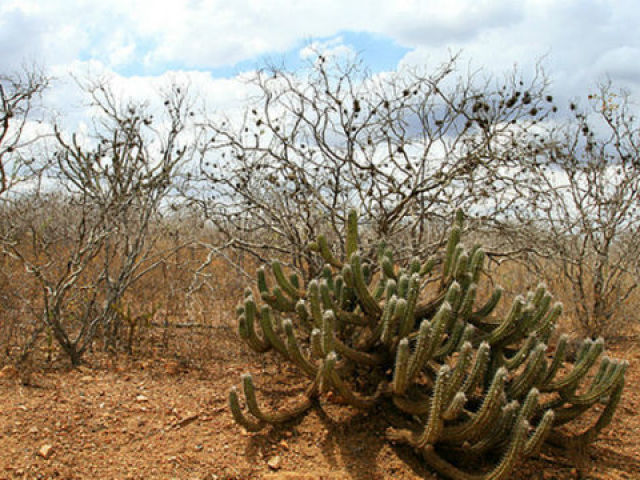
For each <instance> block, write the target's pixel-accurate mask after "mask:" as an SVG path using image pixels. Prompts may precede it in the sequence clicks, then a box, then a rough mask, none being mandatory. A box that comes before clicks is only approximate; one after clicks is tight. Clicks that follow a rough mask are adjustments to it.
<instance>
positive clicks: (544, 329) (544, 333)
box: [536, 302, 563, 342]
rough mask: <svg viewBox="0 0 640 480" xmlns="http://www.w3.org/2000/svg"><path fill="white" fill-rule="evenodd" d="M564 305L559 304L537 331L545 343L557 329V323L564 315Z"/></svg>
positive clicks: (552, 309)
mask: <svg viewBox="0 0 640 480" xmlns="http://www.w3.org/2000/svg"><path fill="white" fill-rule="evenodd" d="M562 310H563V307H562V303H560V302H557V303H556V304H555V305H554V306H553V308H551V311H550V312H549V313H548V314H547V316H546V318H545V319H544V320H543V321H542V323H541V325H540V326H539V327H538V330H536V334H537V335H538V336H539V337H540V338H541V339H542V341H543V342H547V341H548V340H549V337H551V334H552V333H553V330H554V329H555V326H556V322H557V320H558V318H559V317H560V315H561V314H562Z"/></svg>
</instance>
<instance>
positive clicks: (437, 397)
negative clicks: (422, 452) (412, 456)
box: [414, 365, 451, 448]
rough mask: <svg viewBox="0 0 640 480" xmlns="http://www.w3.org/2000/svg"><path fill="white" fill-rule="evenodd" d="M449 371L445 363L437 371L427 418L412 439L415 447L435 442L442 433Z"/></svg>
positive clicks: (422, 446)
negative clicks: (422, 428) (422, 427)
mask: <svg viewBox="0 0 640 480" xmlns="http://www.w3.org/2000/svg"><path fill="white" fill-rule="evenodd" d="M450 372H451V369H450V368H449V367H448V366H447V365H443V366H442V367H440V370H439V371H438V375H437V377H436V386H435V388H434V390H433V397H432V399H431V406H430V409H429V419H428V420H427V423H426V425H425V427H424V430H423V431H422V433H420V435H418V436H417V437H416V439H415V441H414V446H415V447H417V448H424V447H425V446H426V445H433V444H435V443H436V442H437V441H438V439H439V438H440V435H441V434H442V430H443V428H444V420H443V418H442V413H443V411H444V407H445V403H444V402H445V398H444V397H445V394H446V390H447V385H446V382H447V380H448V377H449V373H450Z"/></svg>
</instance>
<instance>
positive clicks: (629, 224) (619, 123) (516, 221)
mask: <svg viewBox="0 0 640 480" xmlns="http://www.w3.org/2000/svg"><path fill="white" fill-rule="evenodd" d="M570 111H571V113H572V114H571V119H570V120H569V121H568V122H567V123H565V124H563V125H561V126H553V128H551V129H550V130H549V131H547V132H546V133H544V134H540V135H536V136H535V137H532V136H529V139H530V142H531V143H530V146H532V148H529V150H528V151H521V154H522V156H523V158H524V157H525V156H528V157H529V160H530V163H531V164H535V165H536V169H535V174H534V175H533V176H532V177H531V178H530V180H533V181H534V182H531V183H529V185H535V186H534V187H533V188H532V189H528V190H527V191H526V194H525V195H524V196H523V197H522V198H520V199H519V200H518V201H517V202H514V204H513V205H512V207H513V208H511V209H510V210H509V216H508V218H509V220H508V221H507V222H506V223H502V224H501V225H500V230H499V232H500V233H499V235H501V236H502V239H503V240H507V241H508V242H509V243H510V244H511V246H512V247H515V248H514V250H519V251H528V252H529V253H530V254H532V255H529V257H528V262H529V264H530V265H535V266H537V269H538V271H539V272H542V273H547V274H549V275H558V273H559V274H560V276H561V278H564V280H565V281H566V282H567V284H568V285H570V288H571V296H572V307H573V309H574V310H575V319H576V320H577V322H578V326H579V327H581V328H582V329H583V330H585V332H586V333H587V334H590V335H603V334H611V333H613V330H612V329H613V328H615V327H616V326H619V325H620V323H619V322H617V321H616V320H622V319H623V318H624V315H625V307H626V306H627V302H628V301H629V300H630V299H631V298H632V294H633V292H634V291H636V290H637V288H638V285H639V282H640V275H638V274H639V273H640V269H639V265H640V263H639V256H640V123H639V122H638V119H637V118H636V117H635V116H634V113H633V111H634V105H633V104H632V103H631V102H630V98H629V96H628V95H627V94H626V93H625V92H622V91H617V90H615V89H614V88H613V87H612V86H611V85H610V84H605V85H601V86H600V87H599V91H598V93H596V94H593V95H590V96H589V107H588V108H587V109H581V108H579V107H578V106H577V105H576V104H575V103H572V104H571V105H570ZM554 267H556V268H554Z"/></svg>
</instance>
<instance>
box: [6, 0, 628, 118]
mask: <svg viewBox="0 0 640 480" xmlns="http://www.w3.org/2000/svg"><path fill="white" fill-rule="evenodd" d="M638 25H640V2H638V1H637V0H609V1H596V0H523V1H518V0H447V1H433V0H385V1H380V0H350V1H348V2H346V1H344V0H320V1H318V0H316V1H307V0H172V1H163V0H105V1H102V2H98V1H96V0H76V1H73V0H0V73H2V72H4V73H7V72H8V71H12V70H15V69H18V68H20V66H21V65H25V64H27V65H28V64H34V63H36V64H38V65H41V66H42V67H43V68H44V69H45V70H46V71H47V72H49V73H50V74H51V75H53V76H54V77H55V78H56V79H57V81H58V83H57V84H55V85H54V88H53V91H52V92H51V93H50V95H51V98H52V99H53V101H54V103H55V102H57V105H58V106H59V108H62V109H64V108H65V106H66V105H71V104H73V103H74V102H75V101H77V100H76V99H75V97H74V94H72V93H71V90H70V87H69V85H70V83H72V82H68V79H69V78H70V77H69V75H70V74H75V75H79V74H86V73H89V74H92V73H101V74H102V73H109V74H110V75H112V76H113V77H114V78H116V79H118V81H119V82H120V83H121V84H122V85H123V86H124V88H125V89H128V90H130V92H132V94H135V92H137V91H140V90H144V89H145V88H147V86H148V85H152V84H158V83H159V82H161V81H163V79H167V78H171V77H172V76H174V75H182V76H188V77H190V78H191V79H193V80H194V83H196V84H197V85H199V87H200V88H201V89H202V90H204V91H205V92H206V93H205V95H207V96H208V97H209V99H210V100H211V101H212V102H213V104H214V105H218V106H219V107H220V108H224V106H225V105H226V104H227V103H228V102H231V101H237V100H238V99H241V98H242V95H243V91H242V87H241V86H240V84H239V82H236V79H237V78H238V75H241V74H242V73H243V72H248V71H251V70H253V69H255V68H258V67H260V66H261V65H263V64H264V62H265V61H271V62H279V63H281V62H283V63H285V64H286V65H287V66H289V67H292V68H296V67H297V66H299V65H300V64H301V63H302V62H303V61H304V59H305V58H306V57H307V56H308V54H309V51H310V48H311V47H313V48H316V49H319V50H322V51H327V52H330V53H334V54H343V53H353V52H355V53H358V54H359V55H360V56H361V58H362V59H363V60H364V62H365V64H366V65H367V66H368V67H369V68H370V69H371V71H372V72H374V73H376V72H385V71H392V70H396V69H398V68H402V67H404V66H420V67H423V66H424V65H427V66H428V65H437V64H439V63H440V62H441V61H443V60H445V59H446V58H448V57H449V56H450V55H451V53H452V52H454V53H455V52H461V55H462V57H461V58H462V65H463V67H464V68H465V69H466V68H471V69H476V68H482V69H485V70H486V71H487V72H488V73H492V74H496V75H501V74H503V73H505V72H508V71H510V70H512V69H513V67H514V66H516V67H517V68H518V69H519V70H520V71H522V72H524V73H525V74H527V73H528V72H533V70H534V67H535V65H536V63H541V64H542V65H543V67H544V69H545V72H546V73H547V75H548V76H549V79H550V80H551V83H552V90H553V93H554V94H555V95H556V96H557V97H558V98H560V99H573V98H578V97H584V96H586V95H587V94H588V93H589V92H592V91H594V86H595V84H596V82H600V81H605V80H608V79H610V80H611V81H612V82H613V83H614V84H615V85H617V86H620V87H624V88H626V89H628V90H629V91H630V92H631V93H632V95H633V96H634V98H635V97H637V95H638V94H640V61H639V59H640V34H639V33H638V30H637V29H638Z"/></svg>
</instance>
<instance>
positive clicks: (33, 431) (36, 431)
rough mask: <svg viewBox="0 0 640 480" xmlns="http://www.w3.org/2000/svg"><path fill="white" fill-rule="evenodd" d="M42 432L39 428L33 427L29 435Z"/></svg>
mask: <svg viewBox="0 0 640 480" xmlns="http://www.w3.org/2000/svg"><path fill="white" fill-rule="evenodd" d="M39 431H40V430H38V427H31V428H30V429H29V433H38V432H39Z"/></svg>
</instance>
